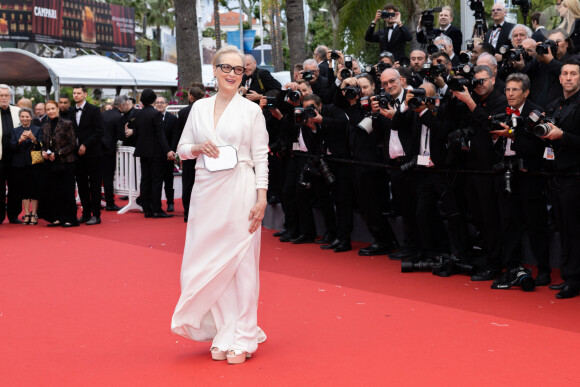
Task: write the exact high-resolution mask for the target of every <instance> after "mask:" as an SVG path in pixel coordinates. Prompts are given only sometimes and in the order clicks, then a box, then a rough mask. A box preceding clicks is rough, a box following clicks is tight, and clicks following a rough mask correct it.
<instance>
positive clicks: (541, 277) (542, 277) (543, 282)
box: [534, 273, 552, 286]
mask: <svg viewBox="0 0 580 387" xmlns="http://www.w3.org/2000/svg"><path fill="white" fill-rule="evenodd" d="M534 281H535V283H536V286H547V285H550V282H552V278H551V277H550V274H548V273H538V276H537V277H536V279H535V280H534Z"/></svg>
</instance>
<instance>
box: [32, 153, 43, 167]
mask: <svg viewBox="0 0 580 387" xmlns="http://www.w3.org/2000/svg"><path fill="white" fill-rule="evenodd" d="M30 158H31V159H32V165H34V164H40V163H43V162H44V157H42V151H39V150H33V151H30Z"/></svg>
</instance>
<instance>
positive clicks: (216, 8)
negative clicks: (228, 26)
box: [213, 0, 222, 50]
mask: <svg viewBox="0 0 580 387" xmlns="http://www.w3.org/2000/svg"><path fill="white" fill-rule="evenodd" d="M213 20H214V29H215V48H216V50H219V49H220V48H222V30H221V26H220V0H213Z"/></svg>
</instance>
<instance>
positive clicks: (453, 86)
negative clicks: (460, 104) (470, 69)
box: [447, 78, 473, 91]
mask: <svg viewBox="0 0 580 387" xmlns="http://www.w3.org/2000/svg"><path fill="white" fill-rule="evenodd" d="M464 86H467V88H468V89H472V88H473V81H472V80H471V79H467V78H451V79H450V80H449V82H447V87H448V88H449V90H451V91H464V89H463V87H464Z"/></svg>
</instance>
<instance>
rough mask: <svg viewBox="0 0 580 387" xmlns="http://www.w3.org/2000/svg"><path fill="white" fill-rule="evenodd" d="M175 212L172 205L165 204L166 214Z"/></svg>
mask: <svg viewBox="0 0 580 387" xmlns="http://www.w3.org/2000/svg"><path fill="white" fill-rule="evenodd" d="M173 211H175V208H174V207H173V204H169V203H168V204H167V212H173Z"/></svg>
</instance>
